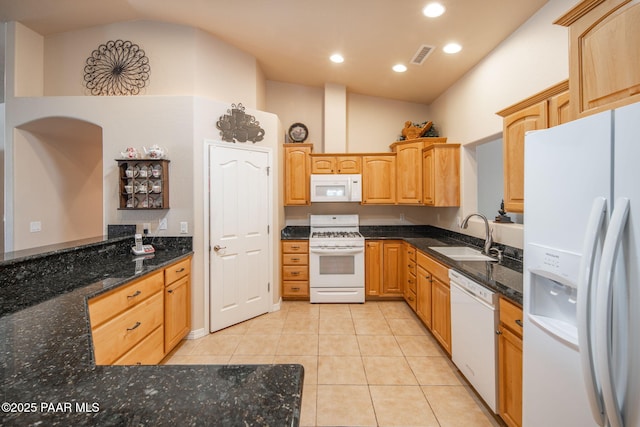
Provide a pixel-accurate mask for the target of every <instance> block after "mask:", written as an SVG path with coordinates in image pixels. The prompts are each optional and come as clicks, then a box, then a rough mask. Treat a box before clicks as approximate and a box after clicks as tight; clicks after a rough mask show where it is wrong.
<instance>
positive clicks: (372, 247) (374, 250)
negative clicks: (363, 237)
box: [364, 241, 382, 296]
mask: <svg viewBox="0 0 640 427" xmlns="http://www.w3.org/2000/svg"><path fill="white" fill-rule="evenodd" d="M364 265H365V276H364V279H365V280H364V281H365V294H366V295H367V296H380V294H381V293H382V286H381V282H382V242H380V241H367V243H366V245H365V248H364Z"/></svg>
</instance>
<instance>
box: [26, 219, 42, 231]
mask: <svg viewBox="0 0 640 427" xmlns="http://www.w3.org/2000/svg"><path fill="white" fill-rule="evenodd" d="M29 231H30V232H32V233H37V232H39V231H42V222H40V221H31V223H29Z"/></svg>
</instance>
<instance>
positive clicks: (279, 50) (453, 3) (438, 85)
mask: <svg viewBox="0 0 640 427" xmlns="http://www.w3.org/2000/svg"><path fill="white" fill-rule="evenodd" d="M430 1H431V0H271V1H266V0H243V1H237V0H236V1H233V0H180V1H178V0H0V21H18V22H21V23H22V24H24V25H26V26H27V27H29V28H31V29H32V30H34V31H36V32H38V33H40V34H42V35H48V34H53V33H59V32H66V31H71V30H76V29H80V28H86V27H91V26H96V25H104V24H109V23H113V22H119V21H131V20H153V21H161V22H171V23H177V24H183V25H188V26H192V27H196V28H200V29H202V30H204V31H206V32H208V33H211V34H213V35H214V36H216V37H218V38H219V39H221V40H224V41H225V42H227V43H229V44H231V45H233V46H235V47H237V48H239V49H241V50H243V51H245V52H247V53H250V54H251V55H253V56H254V57H255V58H256V59H257V61H258V63H259V65H260V67H261V69H262V70H263V72H264V74H265V76H266V78H267V79H268V80H274V81H280V82H287V83H296V84H302V85H310V86H319V87H321V86H323V85H324V84H325V83H337V84H342V85H345V86H346V87H347V90H348V91H349V92H353V93H359V94H363V95H370V96H379V97H384V98H391V99H397V100H403V101H410V102H417V103H425V104H429V103H431V102H432V101H433V100H434V99H436V98H437V97H438V96H439V95H440V94H442V93H443V92H444V91H445V90H446V89H447V88H448V87H450V86H451V85H452V84H453V83H454V82H455V81H456V80H458V79H460V78H461V77H462V76H463V75H464V74H465V73H466V72H468V71H469V70H470V69H471V68H473V67H474V66H475V65H476V64H477V63H478V62H479V61H480V60H481V59H482V58H483V57H484V56H486V55H487V54H488V53H489V52H490V51H491V50H492V49H494V48H495V47H496V46H497V45H498V44H499V43H500V42H501V41H503V40H504V39H505V38H507V37H508V36H509V35H510V34H511V33H513V32H514V31H515V30H516V29H517V28H518V27H519V26H520V25H522V24H523V23H524V22H525V21H526V20H527V19H528V18H529V17H531V16H532V15H533V14H534V13H535V12H536V11H537V10H538V9H540V8H541V7H542V6H543V5H544V4H545V3H546V2H547V0H441V1H440V3H442V4H443V5H444V6H445V7H446V12H445V14H444V15H442V16H441V17H439V18H427V17H425V16H424V15H423V14H422V8H423V7H424V6H425V5H426V4H427V3H429V2H430ZM452 41H454V42H457V43H459V44H460V45H461V46H462V51H461V52H459V53H457V54H453V55H451V54H446V53H444V52H443V51H442V47H443V46H444V45H445V44H447V43H449V42H452ZM422 45H428V46H431V47H433V50H432V51H431V53H430V54H429V56H428V57H427V59H426V60H425V61H424V63H423V64H422V65H411V64H410V61H411V59H412V58H413V56H414V55H415V54H416V52H417V51H418V49H419V48H420V47H421V46H422ZM336 52H339V53H340V54H342V55H343V56H344V58H345V61H344V62H343V63H341V64H335V63H332V62H330V61H329V56H330V55H331V54H333V53H336ZM397 63H403V64H405V65H407V67H408V69H407V71H406V72H404V73H395V72H393V71H392V70H391V67H392V66H393V65H394V64H397Z"/></svg>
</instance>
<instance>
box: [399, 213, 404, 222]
mask: <svg viewBox="0 0 640 427" xmlns="http://www.w3.org/2000/svg"><path fill="white" fill-rule="evenodd" d="M400 222H404V213H401V214H400Z"/></svg>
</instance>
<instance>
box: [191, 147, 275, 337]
mask: <svg viewBox="0 0 640 427" xmlns="http://www.w3.org/2000/svg"><path fill="white" fill-rule="evenodd" d="M213 147H222V148H231V149H236V150H245V151H256V152H261V153H267V164H268V166H267V167H268V168H269V174H268V182H267V188H268V190H267V191H268V194H267V225H268V227H269V233H268V236H269V239H268V243H267V251H268V260H267V264H268V271H269V283H270V286H269V290H268V292H267V298H269V312H271V311H273V307H274V304H273V291H274V286H275V285H276V284H275V276H274V268H273V259H274V248H273V238H272V237H273V234H272V233H274V232H275V228H274V223H273V221H274V218H273V188H274V187H273V186H274V167H273V149H272V148H271V147H262V146H255V145H243V144H233V145H232V143H229V142H223V141H220V140H212V139H205V140H204V144H203V156H202V157H203V160H202V161H203V168H204V171H205V173H204V174H203V177H204V186H203V193H204V194H203V197H204V198H203V200H204V202H203V213H204V221H203V225H204V230H203V233H204V239H202V240H203V246H202V250H203V252H202V253H203V254H205V256H204V257H203V258H204V277H203V278H204V324H205V328H206V331H207V332H206V335H208V334H210V333H211V303H210V298H211V283H210V277H211V271H210V269H211V265H210V262H209V259H210V252H211V250H212V249H211V248H212V245H211V240H210V239H211V233H210V231H211V225H210V223H211V215H210V214H211V212H210V210H209V201H210V197H209V182H210V179H211V171H210V169H209V150H210V149H211V148H213Z"/></svg>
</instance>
